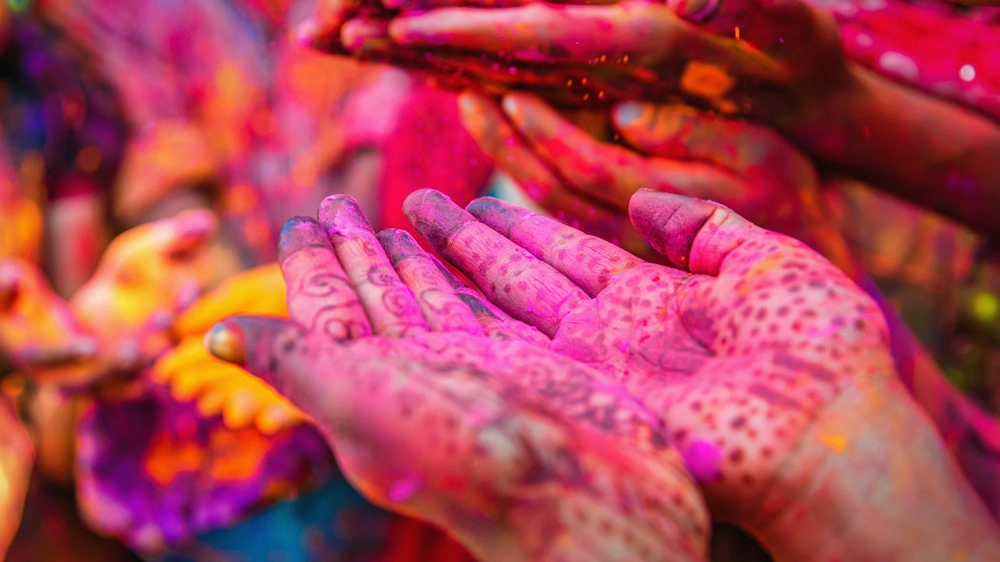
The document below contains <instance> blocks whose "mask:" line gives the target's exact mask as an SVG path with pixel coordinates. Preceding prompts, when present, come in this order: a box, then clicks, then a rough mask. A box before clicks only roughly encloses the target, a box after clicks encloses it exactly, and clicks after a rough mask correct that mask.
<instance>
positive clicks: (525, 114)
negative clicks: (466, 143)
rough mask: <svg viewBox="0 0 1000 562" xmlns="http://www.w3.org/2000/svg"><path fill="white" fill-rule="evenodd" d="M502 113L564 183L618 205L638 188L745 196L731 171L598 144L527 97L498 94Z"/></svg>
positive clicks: (622, 205) (625, 203) (715, 196)
mask: <svg viewBox="0 0 1000 562" xmlns="http://www.w3.org/2000/svg"><path fill="white" fill-rule="evenodd" d="M503 107H504V111H505V113H506V114H507V115H508V116H509V117H510V120H511V122H512V123H513V124H514V126H515V127H517V129H518V131H519V132H520V133H521V134H522V135H523V136H524V138H526V139H527V140H528V141H529V142H530V143H531V146H532V148H533V149H534V150H535V152H536V153H537V154H538V155H539V156H540V157H541V158H543V159H544V160H545V161H546V162H548V163H549V164H550V165H551V166H552V167H554V168H555V169H556V171H557V172H558V173H559V174H560V176H562V177H564V178H566V180H567V184H568V186H569V187H571V188H573V189H575V190H577V191H580V192H581V193H584V194H586V195H587V196H589V197H592V198H594V199H597V200H600V201H604V202H606V203H608V204H610V205H612V206H615V207H617V208H619V209H623V210H624V209H627V208H628V201H629V199H630V198H631V197H632V194H633V193H635V192H636V191H637V190H639V189H642V188H649V189H655V190H658V191H669V192H673V193H683V194H686V195H693V196H697V197H707V198H712V199H720V200H723V201H730V200H734V199H737V200H739V199H740V198H745V197H747V193H746V192H747V186H746V185H745V184H744V183H742V182H740V181H738V180H737V179H736V178H735V177H734V176H733V175H732V174H729V173H726V172H725V171H722V170H720V169H719V168H717V167H715V166H712V165H709V164H704V163H700V162H678V161H672V160H665V159H660V158H644V157H643V156H641V155H640V154H638V153H636V152H634V151H631V150H628V149H626V148H623V147H620V146H617V145H613V144H607V143H602V142H598V141H597V140H595V139H594V138H592V137H591V136H590V135H588V134H586V133H584V132H583V131H581V130H580V129H579V128H577V127H576V126H575V125H573V124H572V123H570V122H569V121H567V120H566V119H564V118H563V117H562V116H561V115H560V114H559V113H558V112H556V111H555V110H553V109H552V108H551V107H549V106H548V105H546V104H545V103H544V102H542V101H541V100H539V99H538V98H535V97H533V96H527V95H523V94H511V95H508V96H506V97H505V98H504V101H503Z"/></svg>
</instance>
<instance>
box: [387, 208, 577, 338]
mask: <svg viewBox="0 0 1000 562" xmlns="http://www.w3.org/2000/svg"><path fill="white" fill-rule="evenodd" d="M403 210H404V211H405V212H406V215H407V217H408V218H409V220H410V222H411V223H412V224H413V225H414V226H415V227H416V228H417V230H418V231H419V232H420V233H421V234H423V235H424V237H425V238H427V240H428V241H429V242H430V243H431V245H432V246H434V247H435V248H436V249H437V251H438V253H440V254H441V255H442V256H443V257H444V258H445V259H447V260H448V261H449V262H451V263H452V264H453V265H455V267H457V268H458V269H459V271H461V272H462V273H464V274H465V275H466V276H468V277H469V278H470V279H472V280H473V281H474V282H475V283H476V285H477V286H478V287H479V289H480V290H481V291H482V292H483V294H484V295H485V296H486V298H487V299H489V300H490V301H492V302H493V303H494V304H496V305H497V306H498V307H500V308H501V309H503V310H504V311H506V312H507V313H509V314H510V315H511V316H513V317H514V318H517V319H519V320H522V321H524V322H527V323H528V324H530V325H532V326H535V327H536V328H538V329H539V330H541V331H542V332H543V333H544V334H546V335H548V336H550V337H551V336H552V335H553V334H554V333H555V331H556V329H557V328H558V326H559V322H560V321H561V320H562V319H563V318H564V317H565V316H566V314H568V313H569V312H570V311H571V310H573V309H574V308H575V307H576V306H577V305H578V304H580V303H581V302H583V301H584V300H587V299H588V297H587V294H586V293H585V292H584V291H583V290H582V289H580V288H579V287H577V286H576V285H574V284H573V282H571V281H570V280H569V279H567V278H566V276H564V275H562V274H561V273H559V272H558V271H556V270H555V269H553V268H552V267H551V266H550V265H548V264H546V263H545V262H543V261H541V260H538V259H537V258H535V257H534V256H532V255H531V254H530V253H529V252H528V251H527V250H525V249H523V248H521V247H519V246H517V245H516V244H514V243H512V242H511V241H510V240H508V239H506V238H504V237H503V236H501V235H500V234H498V233H497V232H496V231H494V230H493V229H491V228H489V227H488V226H486V225H484V224H482V223H480V222H479V221H477V220H476V219H475V217H473V216H472V215H470V214H469V213H467V212H465V211H464V210H462V209H461V208H459V207H458V206H456V205H455V204H454V203H452V202H451V200H450V199H448V198H447V197H446V196H445V195H443V194H441V193H439V192H436V191H432V190H429V189H424V190H419V191H415V192H413V193H412V194H410V196H409V197H407V198H406V201H405V202H404V203H403Z"/></svg>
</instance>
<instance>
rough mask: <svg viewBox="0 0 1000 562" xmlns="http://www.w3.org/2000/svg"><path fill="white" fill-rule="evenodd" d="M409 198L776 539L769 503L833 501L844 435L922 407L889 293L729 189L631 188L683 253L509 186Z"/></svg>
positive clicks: (558, 343)
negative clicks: (832, 482)
mask: <svg viewBox="0 0 1000 562" xmlns="http://www.w3.org/2000/svg"><path fill="white" fill-rule="evenodd" d="M406 209H407V212H408V213H409V215H410V217H411V220H413V221H414V224H415V225H416V226H417V228H418V229H419V230H420V231H421V233H422V234H424V235H425V236H426V237H427V239H428V240H429V241H430V242H431V243H432V244H433V245H434V246H435V247H436V248H437V249H438V251H439V252H441V254H442V255H443V256H444V257H445V258H446V259H448V260H449V261H451V262H452V263H453V264H454V265H455V266H456V267H458V268H459V269H460V270H461V271H462V272H464V273H465V274H466V275H468V276H469V277H470V279H472V280H473V281H474V282H475V283H476V284H477V285H478V286H479V287H480V289H481V290H482V291H483V292H484V294H485V296H486V297H487V298H488V299H490V300H491V301H492V302H494V303H495V304H496V305H497V306H499V307H500V308H501V309H503V310H505V311H507V312H508V313H509V314H511V315H512V316H513V317H515V318H518V319H520V320H522V321H524V322H526V323H528V324H531V325H534V326H536V327H538V329H539V330H541V331H542V332H543V333H545V334H547V335H549V336H550V337H552V343H551V349H552V350H553V351H556V352H558V353H560V354H562V355H564V356H567V357H571V358H573V359H576V360H578V361H580V362H583V363H585V364H588V365H590V366H593V367H595V368H596V369H597V370H599V371H601V372H603V373H604V374H605V376H607V377H609V378H610V379H613V380H615V381H619V382H621V384H623V385H624V386H625V387H626V388H628V389H629V390H630V392H631V393H632V394H633V395H635V396H637V397H639V398H640V399H641V400H642V401H643V402H644V403H645V404H646V405H647V406H648V407H650V408H651V410H653V411H655V412H656V413H657V414H658V415H659V416H660V417H661V419H663V420H664V421H665V423H666V425H667V427H668V429H669V431H670V433H671V436H672V438H673V440H674V442H675V444H676V445H677V446H678V447H679V448H680V450H681V452H682V455H683V456H684V457H685V461H686V463H687V466H688V468H689V470H691V472H692V473H693V474H694V476H695V477H696V478H698V479H699V480H700V481H701V483H702V484H703V486H704V489H705V492H706V495H707V499H708V501H709V506H710V509H712V511H713V515H715V516H717V517H721V518H725V519H730V520H735V521H737V522H740V523H742V524H744V525H745V526H746V527H748V528H749V529H750V530H751V531H752V532H754V533H755V534H757V535H758V536H759V537H760V538H762V540H764V541H765V543H767V542H768V539H769V538H770V537H771V536H772V529H771V528H770V527H772V526H773V525H774V524H775V521H774V520H772V519H768V517H767V515H768V514H769V513H770V514H773V510H775V509H779V510H780V509H784V508H785V507H788V506H791V505H794V504H799V503H803V502H807V501H809V500H813V501H816V500H818V498H817V497H815V496H814V497H808V496H807V495H806V493H807V491H808V490H810V489H811V486H813V485H814V484H815V478H816V477H815V475H817V474H822V473H823V471H824V468H829V467H828V466H827V465H828V464H830V463H831V462H841V460H840V457H837V456H836V455H833V456H831V455H830V454H829V453H830V451H833V452H841V451H844V450H845V449H850V450H851V451H852V452H854V451H856V450H857V449H863V448H865V447H868V446H869V445H870V444H869V443H868V441H867V439H866V438H865V436H864V432H865V431H866V428H867V427H870V425H871V424H874V423H877V422H878V420H880V419H882V418H883V417H886V416H889V417H892V416H896V415H897V414H898V411H899V410H900V409H901V408H902V409H903V410H904V411H905V415H906V416H912V417H916V416H918V415H919V414H918V413H916V411H915V409H912V408H911V407H910V404H909V403H908V398H907V396H906V395H905V391H904V390H903V389H902V387H901V385H899V384H898V383H897V382H896V381H895V378H894V371H893V367H892V360H891V357H890V354H889V351H888V347H887V332H886V328H885V323H884V320H883V319H882V316H881V315H880V313H879V310H878V308H877V307H876V305H875V304H874V303H873V302H872V301H871V300H870V299H869V298H868V297H867V296H866V295H865V294H864V293H862V292H861V291H860V290H859V289H858V288H857V287H855V286H854V285H853V284H852V283H851V282H850V281H849V280H848V279H847V277H845V276H844V275H843V274H842V273H841V272H840V271H839V270H837V268H835V267H834V266H833V265H831V264H830V263H829V262H827V261H825V260H824V259H822V258H821V257H819V256H818V255H817V254H815V253H814V252H812V251H811V250H809V249H808V248H807V247H806V246H805V245H803V244H801V243H799V242H797V241H795V240H793V239H791V238H788V237H786V236H783V235H780V234H776V233H773V232H769V231H766V230H763V229H759V228H757V227H755V226H753V225H751V224H750V223H749V222H747V221H746V220H744V219H742V218H741V217H739V216H738V215H736V214H735V213H733V212H732V211H730V210H729V209H727V208H725V207H722V206H721V205H718V204H715V203H710V202H706V201H700V200H697V199H691V198H687V197H683V196H678V195H672V194H664V193H654V192H651V191H640V192H639V193H637V194H636V196H635V197H634V198H633V200H632V203H631V207H630V213H631V216H632V221H633V223H634V224H635V226H636V228H637V229H638V231H639V233H640V234H641V235H642V236H643V237H644V238H645V239H646V241H647V242H649V243H650V244H651V245H652V246H653V247H654V248H655V249H657V250H658V251H660V252H662V253H663V254H664V255H665V256H666V257H667V258H668V259H669V260H670V261H671V262H672V263H674V264H675V265H676V266H677V269H674V268H670V267H663V266H659V265H654V264H649V263H645V262H643V261H642V260H639V259H638V258H635V257H634V256H632V255H630V254H628V253H626V252H624V251H623V250H621V249H619V248H618V247H616V246H614V245H612V244H609V243H607V242H605V241H603V240H600V239H598V238H595V237H592V236H587V235H584V234H582V233H580V232H579V231H577V230H575V229H572V228H570V227H567V226H564V225H562V224H561V223H558V222H557V221H554V220H552V219H549V218H546V217H542V216H539V215H536V214H534V213H532V212H530V211H527V210H525V209H521V208H519V207H515V206H512V205H510V204H507V203H504V202H501V201H499V200H496V199H489V198H484V199H479V200H476V201H474V202H473V203H471V204H470V205H469V207H468V212H465V211H463V210H461V209H459V208H458V207H456V206H454V205H453V204H451V203H450V202H449V201H447V200H446V199H445V198H444V197H442V196H441V195H440V194H437V193H436V192H431V191H422V192H417V193H415V194H414V195H412V196H411V197H410V198H409V199H408V200H407V203H406ZM887 404H888V405H887ZM911 410H913V411H912V412H911ZM921 427H922V426H921ZM895 430H897V431H898V430H900V428H899V427H895ZM848 457H849V456H848ZM848 457H845V458H848ZM831 459H833V461H831ZM863 474H864V477H867V474H866V473H863ZM846 477H847V478H848V480H850V479H852V478H857V479H858V480H861V479H862V476H861V475H858V474H851V475H848V476H846ZM858 484H859V485H861V484H863V483H862V482H858ZM779 540H787V536H786V538H785V539H779Z"/></svg>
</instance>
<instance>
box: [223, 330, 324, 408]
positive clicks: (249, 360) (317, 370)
mask: <svg viewBox="0 0 1000 562" xmlns="http://www.w3.org/2000/svg"><path fill="white" fill-rule="evenodd" d="M204 342H205V347H206V348H207V349H208V351H209V352H210V353H211V354H212V355H214V356H215V357H217V358H219V359H221V360H223V361H228V362H230V363H233V364H236V365H238V366H240V367H242V368H244V369H245V370H247V371H248V372H249V373H251V374H252V375H254V376H256V377H257V378H259V379H261V380H262V381H264V382H265V383H267V384H268V385H270V386H271V387H272V388H274V389H275V390H276V391H277V392H278V393H279V394H281V395H282V396H284V397H285V398H287V399H288V400H289V401H290V402H291V403H292V404H294V405H295V406H297V407H298V408H299V409H300V410H302V411H303V412H305V413H307V414H309V415H310V416H313V418H314V419H319V418H320V417H322V416H317V414H321V413H322V412H320V411H319V410H320V409H321V408H322V407H323V404H322V403H321V400H322V399H323V397H324V396H329V395H330V394H331V390H332V388H331V384H332V383H333V381H332V380H329V379H330V377H324V376H323V374H324V373H325V372H326V369H324V368H323V367H322V365H329V364H330V362H329V359H330V357H327V355H328V354H329V353H330V352H331V351H333V349H331V347H332V346H336V344H335V343H334V342H333V341H332V340H329V339H328V338H322V341H320V340H319V339H318V338H317V337H316V336H314V335H312V334H309V333H308V332H306V331H305V330H304V329H303V328H302V327H301V326H299V325H298V324H295V323H294V322H292V321H290V320H287V319H284V318H277V317H271V316H234V317H232V318H228V319H226V320H223V321H222V322H219V323H218V324H216V325H215V326H213V327H212V329H211V330H210V331H209V332H208V333H207V334H206V335H205V340H204Z"/></svg>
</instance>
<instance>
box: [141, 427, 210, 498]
mask: <svg viewBox="0 0 1000 562" xmlns="http://www.w3.org/2000/svg"><path fill="white" fill-rule="evenodd" d="M204 461H205V454H204V450H203V449H202V447H201V446H200V445H199V444H198V443H196V442H194V441H191V440H188V439H184V440H181V441H176V440H174V438H173V436H172V435H169V434H165V433H164V434H160V435H157V436H156V437H154V438H153V442H152V443H151V445H150V447H149V452H148V453H146V459H145V462H144V463H143V466H144V468H145V470H146V474H148V475H149V477H150V478H152V479H153V481H154V482H156V483H157V484H159V485H161V486H167V485H169V484H170V483H171V482H173V481H174V479H175V478H177V476H178V475H180V474H182V473H185V472H194V471H196V470H197V469H198V467H200V466H201V465H202V464H203V463H204Z"/></svg>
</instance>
